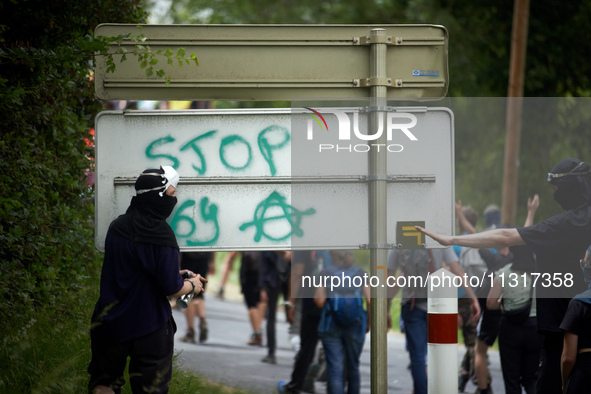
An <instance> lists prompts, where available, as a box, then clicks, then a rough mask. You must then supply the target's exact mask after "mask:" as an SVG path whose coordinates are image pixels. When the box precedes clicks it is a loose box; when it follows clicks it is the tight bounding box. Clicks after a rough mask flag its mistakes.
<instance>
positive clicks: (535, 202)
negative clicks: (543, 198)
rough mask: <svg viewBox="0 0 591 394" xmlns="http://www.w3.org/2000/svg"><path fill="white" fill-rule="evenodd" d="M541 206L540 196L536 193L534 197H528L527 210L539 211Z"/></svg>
mask: <svg viewBox="0 0 591 394" xmlns="http://www.w3.org/2000/svg"><path fill="white" fill-rule="evenodd" d="M539 206H540V196H538V195H537V194H534V198H528V199H527V211H528V212H529V211H533V212H535V211H537V210H538V207H539Z"/></svg>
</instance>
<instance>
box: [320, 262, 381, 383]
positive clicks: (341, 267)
mask: <svg viewBox="0 0 591 394" xmlns="http://www.w3.org/2000/svg"><path fill="white" fill-rule="evenodd" d="M331 257H332V262H333V265H332V266H331V267H328V268H327V269H325V270H323V271H322V272H321V273H320V277H321V278H332V277H337V278H339V279H342V280H340V285H339V286H334V287H333V286H331V288H327V287H324V286H320V287H318V289H317V290H316V296H315V298H314V302H315V303H316V305H317V306H318V307H319V308H322V315H321V318H320V324H319V326H318V333H319V336H320V339H321V340H322V345H323V347H324V354H325V355H326V364H327V365H326V367H327V379H328V380H327V389H328V393H329V394H342V393H344V392H345V390H344V381H346V383H347V393H348V394H358V393H359V391H360V387H361V379H360V377H359V357H360V356H361V351H362V350H363V343H364V342H365V334H366V332H367V331H369V319H368V317H369V305H370V291H369V287H368V286H363V278H364V276H366V275H367V273H366V272H365V270H364V269H363V268H361V267H357V266H355V256H354V255H353V252H352V251H345V250H337V251H332V252H331ZM328 283H331V284H332V283H334V282H333V281H332V280H330V279H329V282H328ZM363 298H365V301H366V305H367V312H366V311H365V310H364V307H363ZM343 366H345V368H346V379H344V376H345V375H344V374H343V372H344V368H343Z"/></svg>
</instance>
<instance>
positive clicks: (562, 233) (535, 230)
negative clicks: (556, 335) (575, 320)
mask: <svg viewBox="0 0 591 394" xmlns="http://www.w3.org/2000/svg"><path fill="white" fill-rule="evenodd" d="M590 217H591V207H589V206H587V205H585V206H583V207H581V208H578V209H572V210H570V211H567V212H564V213H561V214H560V215H556V216H553V217H551V218H549V219H547V220H545V221H543V222H541V223H539V224H536V225H534V226H530V227H520V228H517V231H518V232H519V235H521V238H522V239H523V240H524V241H525V242H526V243H527V244H528V245H529V246H530V247H531V248H532V249H533V250H534V253H535V254H536V269H535V272H536V273H538V274H541V275H542V276H540V277H538V281H537V283H536V294H537V300H538V329H539V330H541V331H553V332H559V331H560V330H559V326H560V323H561V322H562V318H563V317H564V314H565V312H566V308H567V306H568V300H569V299H570V298H572V297H574V296H575V295H576V294H578V293H580V292H582V291H584V290H586V289H587V285H586V284H585V281H584V280H583V275H582V272H581V268H580V265H579V261H580V259H582V258H583V256H584V255H585V250H586V249H587V248H588V247H589V244H591V220H588V218H590ZM567 275H569V276H570V275H572V276H570V277H571V278H572V283H571V282H567V281H565V279H567V277H569V276H567ZM557 278H561V279H562V282H563V283H562V286H559V284H560V283H559V282H560V281H559V280H558V279H557Z"/></svg>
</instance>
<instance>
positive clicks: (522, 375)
mask: <svg viewBox="0 0 591 394" xmlns="http://www.w3.org/2000/svg"><path fill="white" fill-rule="evenodd" d="M543 340H544V338H543V337H542V335H540V334H538V333H537V326H536V318H535V317H530V318H529V319H528V320H527V321H526V322H525V323H523V324H513V323H511V322H509V321H508V320H507V319H506V318H505V317H502V318H501V327H500V330H499V352H500V354H501V367H502V370H503V380H504V381H505V393H506V394H521V392H522V391H521V386H523V388H524V389H525V392H526V393H527V394H534V393H535V390H536V380H537V371H538V366H539V363H540V353H541V351H542V344H543Z"/></svg>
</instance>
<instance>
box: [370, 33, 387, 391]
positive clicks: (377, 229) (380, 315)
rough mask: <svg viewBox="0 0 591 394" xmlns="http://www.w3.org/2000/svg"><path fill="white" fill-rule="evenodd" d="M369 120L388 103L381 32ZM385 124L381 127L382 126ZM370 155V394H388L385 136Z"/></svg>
mask: <svg viewBox="0 0 591 394" xmlns="http://www.w3.org/2000/svg"><path fill="white" fill-rule="evenodd" d="M369 37H370V45H371V50H370V72H371V75H370V80H371V81H373V83H372V86H371V89H370V94H371V96H370V111H371V112H370V116H369V132H370V133H372V132H374V131H375V130H378V127H379V123H380V122H379V121H380V117H383V116H384V110H385V107H386V103H387V99H386V97H387V87H386V83H387V82H386V80H387V77H386V48H387V37H386V31H385V30H384V29H373V30H371V32H370V36H369ZM374 84H375V85H374ZM383 124H384V123H382V125H383ZM375 142H376V145H377V147H381V148H382V149H376V147H375V146H374V147H372V149H371V150H370V154H369V242H370V267H371V275H372V276H373V277H378V278H380V285H379V286H377V287H373V286H372V288H371V306H370V312H371V315H370V319H371V322H370V323H371V392H372V393H374V394H386V393H387V392H388V354H387V349H388V347H387V346H385V344H386V343H387V340H388V339H387V331H388V328H387V316H386V315H387V310H386V305H387V299H386V296H387V288H386V286H385V283H384V278H385V271H386V267H385V265H386V260H387V247H388V246H387V243H386V238H387V236H386V226H387V212H386V197H387V190H386V184H387V151H386V149H385V147H386V144H387V139H386V132H385V130H382V135H381V136H380V137H379V138H378V139H377V140H376V141H375Z"/></svg>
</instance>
